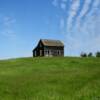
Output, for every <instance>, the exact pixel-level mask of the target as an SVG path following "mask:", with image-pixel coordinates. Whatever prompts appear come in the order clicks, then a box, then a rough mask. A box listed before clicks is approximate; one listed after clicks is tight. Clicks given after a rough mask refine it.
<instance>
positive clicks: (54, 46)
mask: <svg viewBox="0 0 100 100" xmlns="http://www.w3.org/2000/svg"><path fill="white" fill-rule="evenodd" d="M38 56H40V57H42V56H50V57H52V56H64V44H63V43H62V42H61V41H60V40H48V39H40V41H39V42H38V45H37V46H36V48H35V49H33V57H38Z"/></svg>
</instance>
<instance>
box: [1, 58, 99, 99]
mask: <svg viewBox="0 0 100 100" xmlns="http://www.w3.org/2000/svg"><path fill="white" fill-rule="evenodd" d="M0 100H100V58H80V57H58V58H56V57H55V58H53V57H51V58H17V59H9V60H1V61H0Z"/></svg>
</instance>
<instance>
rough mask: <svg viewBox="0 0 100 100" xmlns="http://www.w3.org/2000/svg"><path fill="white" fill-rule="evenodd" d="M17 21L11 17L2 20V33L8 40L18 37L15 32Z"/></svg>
mask: <svg viewBox="0 0 100 100" xmlns="http://www.w3.org/2000/svg"><path fill="white" fill-rule="evenodd" d="M15 23H16V20H15V19H14V18H12V17H11V16H4V17H3V18H2V25H1V26H2V27H3V29H2V32H1V34H2V35H3V36H5V37H7V38H10V39H14V38H15V37H16V33H15V32H14V25H15Z"/></svg>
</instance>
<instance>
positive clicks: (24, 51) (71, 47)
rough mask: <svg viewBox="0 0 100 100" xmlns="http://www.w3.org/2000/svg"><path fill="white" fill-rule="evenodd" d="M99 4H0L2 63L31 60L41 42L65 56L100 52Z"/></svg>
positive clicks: (71, 0) (27, 0)
mask: <svg viewBox="0 0 100 100" xmlns="http://www.w3.org/2000/svg"><path fill="white" fill-rule="evenodd" d="M99 26H100V0H0V59H5V58H15V57H27V56H32V49H33V48H34V47H35V46H36V44H37V42H38V40H39V39H57V40H61V41H63V42H64V44H65V55H66V56H67V55H68V56H69V55H70V56H79V55H80V53H81V52H82V51H84V52H87V53H88V52H93V53H95V52H96V51H100V28H99Z"/></svg>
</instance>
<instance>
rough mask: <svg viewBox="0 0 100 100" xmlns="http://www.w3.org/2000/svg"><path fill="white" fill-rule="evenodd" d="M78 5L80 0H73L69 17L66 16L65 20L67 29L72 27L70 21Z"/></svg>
mask: <svg viewBox="0 0 100 100" xmlns="http://www.w3.org/2000/svg"><path fill="white" fill-rule="evenodd" d="M79 6H80V0H75V1H74V2H73V4H72V5H71V9H70V13H69V17H68V22H67V29H68V30H70V29H71V27H72V21H73V18H74V16H75V15H76V14H77V11H78V9H79Z"/></svg>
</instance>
